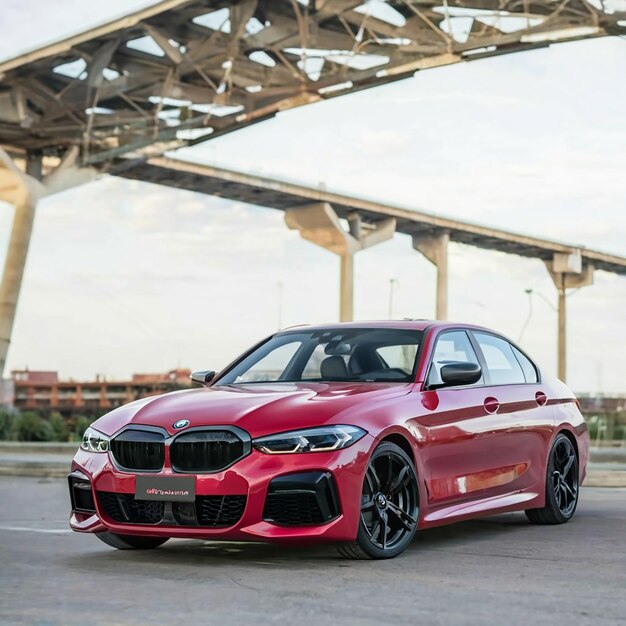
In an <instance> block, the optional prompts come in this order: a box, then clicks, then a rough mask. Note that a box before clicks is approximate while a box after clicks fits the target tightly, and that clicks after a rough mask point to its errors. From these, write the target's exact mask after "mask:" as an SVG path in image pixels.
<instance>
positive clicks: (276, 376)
mask: <svg viewBox="0 0 626 626" xmlns="http://www.w3.org/2000/svg"><path fill="white" fill-rule="evenodd" d="M192 379H193V380H194V381H195V382H196V383H199V384H200V385H201V386H202V388H197V389H192V390H186V391H178V392H174V393H169V394H165V395H161V396H156V397H151V398H146V399H143V400H138V401H136V402H132V403H130V404H127V405H125V406H122V407H120V408H117V409H115V410H113V411H111V412H110V413H108V414H106V415H104V416H103V417H101V418H100V419H98V420H97V421H96V422H94V424H93V425H92V426H91V427H90V428H89V429H88V430H87V431H86V432H85V435H84V437H83V441H82V443H81V446H80V449H79V450H78V452H77V453H76V456H75V457H74V460H73V462H72V472H71V474H70V476H69V489H70V497H71V506H72V513H71V520H70V526H71V528H72V529H73V530H75V531H78V532H88V533H94V534H95V535H96V536H97V537H98V538H99V539H101V540H102V541H104V542H105V543H107V544H109V545H110V546H113V547H115V548H120V549H132V548H135V549H147V548H156V547H158V546H160V545H161V544H163V543H165V542H166V541H167V540H168V539H169V538H171V537H182V538H198V539H213V540H218V539H225V540H235V541H245V540H250V541H259V540H261V541H279V542H309V543H310V542H314V541H317V542H334V543H336V544H337V547H338V549H339V552H340V554H341V555H343V556H345V557H348V558H359V559H361V558H389V557H393V556H396V555H398V554H400V553H401V552H402V551H403V550H404V549H405V548H406V547H407V545H408V544H409V543H410V542H411V540H412V539H413V537H414V535H415V533H416V532H417V531H418V530H419V529H421V528H428V527H432V526H437V525H442V524H450V523H453V522H456V521H459V520H466V519H469V518H473V517H479V516H485V515H489V514H493V513H500V512H505V511H525V512H526V516H527V517H528V519H529V520H530V521H531V522H533V523H535V524H562V523H564V522H567V521H568V520H569V519H571V517H572V516H573V515H574V512H575V510H576V505H577V502H578V494H579V485H580V483H581V482H582V480H583V479H584V477H585V467H586V464H587V460H588V456H589V437H588V433H587V427H586V425H585V422H584V419H583V417H582V415H581V413H580V411H579V409H578V403H577V401H576V398H575V397H574V395H573V394H572V392H571V391H570V390H569V389H568V388H567V387H566V386H565V385H564V384H563V383H561V382H560V381H558V380H557V379H555V378H552V377H548V376H546V375H544V374H542V373H541V372H540V370H539V368H538V367H537V366H536V365H535V363H533V361H532V360H531V359H530V358H529V357H528V356H527V355H526V354H525V353H524V352H523V351H522V350H521V349H520V348H518V347H517V346H516V345H515V344H513V343H512V342H511V341H509V340H508V339H506V338H504V337H502V336H501V335H499V334H497V333H495V332H493V331H490V330H487V329H485V328H480V327H476V326H470V325H463V324H450V323H443V322H430V321H401V322H367V323H365V322H361V323H350V324H335V325H327V326H314V327H309V326H301V327H296V328H292V329H288V330H285V331H281V332H278V333H276V334H275V335H272V336H271V337H269V338H267V339H264V340H263V341H261V342H260V343H258V344H257V345H256V346H254V347H253V348H252V349H251V350H249V351H248V352H246V353H245V354H243V355H242V356H241V357H239V358H238V359H237V360H236V361H234V362H233V363H232V364H231V365H229V366H228V367H227V368H226V369H224V370H223V371H222V372H220V373H219V374H218V375H215V373H214V372H211V371H203V372H197V373H195V374H194V375H193V376H192Z"/></svg>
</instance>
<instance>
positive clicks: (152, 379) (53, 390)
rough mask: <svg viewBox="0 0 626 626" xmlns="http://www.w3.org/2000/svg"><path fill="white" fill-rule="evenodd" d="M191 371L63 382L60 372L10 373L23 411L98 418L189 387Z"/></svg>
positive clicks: (15, 400)
mask: <svg viewBox="0 0 626 626" xmlns="http://www.w3.org/2000/svg"><path fill="white" fill-rule="evenodd" d="M190 373H191V372H190V370H188V369H175V370H172V371H170V372H166V373H165V374H133V376H132V377H131V378H130V380H107V379H106V378H105V377H103V376H97V377H96V378H95V380H89V381H76V380H60V379H59V377H58V374H57V372H44V371H32V370H14V371H13V372H11V376H12V378H11V383H12V384H11V385H8V386H7V387H9V388H10V387H12V392H13V401H12V403H10V404H12V405H13V406H14V407H15V408H16V409H20V410H37V411H39V412H42V413H46V412H52V411H58V412H59V413H62V414H64V415H71V414H72V413H85V414H93V413H96V414H99V413H102V412H104V411H107V410H110V409H114V408H115V407H117V406H120V405H122V404H126V403H127V402H131V401H133V400H137V399H138V398H144V397H146V396H152V395H155V394H159V393H165V392H167V391H173V390H175V389H182V388H185V387H189V385H190V381H189V374H190Z"/></svg>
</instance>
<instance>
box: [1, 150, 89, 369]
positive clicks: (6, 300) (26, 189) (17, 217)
mask: <svg viewBox="0 0 626 626" xmlns="http://www.w3.org/2000/svg"><path fill="white" fill-rule="evenodd" d="M77 159H78V149H77V148H76V147H74V148H71V149H70V150H68V152H67V153H66V155H65V156H64V158H63V160H62V161H61V163H60V164H59V165H58V167H56V169H54V170H53V171H52V172H50V174H49V175H48V176H46V178H45V180H44V184H42V183H40V182H39V181H40V180H41V179H42V159H41V157H39V156H33V155H29V156H28V157H27V160H26V173H24V172H22V171H21V170H20V169H18V167H17V166H16V165H15V163H13V161H12V160H11V158H10V157H9V155H8V154H6V152H4V151H3V150H2V149H0V200H2V201H3V202H8V203H9V204H12V205H13V207H14V210H15V213H14V217H13V228H12V230H11V236H10V238H9V246H8V250H7V255H6V260H5V262H4V271H3V274H2V281H1V282H0V378H2V374H3V372H4V366H5V364H6V359H7V353H8V351H9V344H10V342H11V332H12V330H13V322H14V321H15V311H16V309H17V301H18V298H19V295H20V288H21V285H22V277H23V276H24V267H25V266H26V258H27V256H28V247H29V245H30V236H31V233H32V230H33V222H34V219H35V208H36V206H37V202H38V201H39V199H40V198H41V197H42V196H44V195H50V194H53V193H57V192H59V191H63V190H65V189H69V188H71V187H76V186H77V185H81V184H83V183H86V182H89V181H92V180H95V178H96V177H97V172H96V171H95V170H94V169H91V168H83V167H78V166H77V164H76V163H77Z"/></svg>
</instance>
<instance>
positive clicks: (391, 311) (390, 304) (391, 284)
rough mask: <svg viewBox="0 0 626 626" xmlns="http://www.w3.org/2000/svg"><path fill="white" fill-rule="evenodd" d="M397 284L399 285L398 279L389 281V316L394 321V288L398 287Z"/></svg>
mask: <svg viewBox="0 0 626 626" xmlns="http://www.w3.org/2000/svg"><path fill="white" fill-rule="evenodd" d="M397 284H398V279H397V278H390V279H389V314H388V318H389V319H393V291H394V288H395V287H396V286H397Z"/></svg>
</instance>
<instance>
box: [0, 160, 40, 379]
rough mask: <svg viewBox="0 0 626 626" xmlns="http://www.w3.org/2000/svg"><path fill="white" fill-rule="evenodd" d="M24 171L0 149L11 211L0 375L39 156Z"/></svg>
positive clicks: (0, 182) (1, 295)
mask: <svg viewBox="0 0 626 626" xmlns="http://www.w3.org/2000/svg"><path fill="white" fill-rule="evenodd" d="M27 172H28V174H24V173H22V172H21V171H20V170H19V169H18V168H17V167H16V165H15V164H14V163H13V162H12V161H11V159H10V157H9V156H8V155H7V154H6V153H5V152H4V151H2V150H0V200H2V201H4V202H8V203H9V204H12V205H13V207H14V209H15V213H14V217H13V228H12V230H11V236H10V239H9V246H8V250H7V255H6V260H5V263H4V271H3V274H2V282H0V378H1V377H2V374H3V372H4V366H5V363H6V358H7V353H8V351H9V344H10V342H11V331H12V329H13V322H14V320H15V311H16V308H17V300H18V298H19V294H20V287H21V285H22V277H23V275H24V266H25V265H26V257H27V255H28V246H29V244H30V235H31V232H32V229H33V221H34V219H35V207H36V206H37V201H38V199H39V197H40V196H41V193H42V187H41V185H40V184H39V182H38V181H37V179H38V178H40V177H41V159H40V158H31V159H28V161H27Z"/></svg>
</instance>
